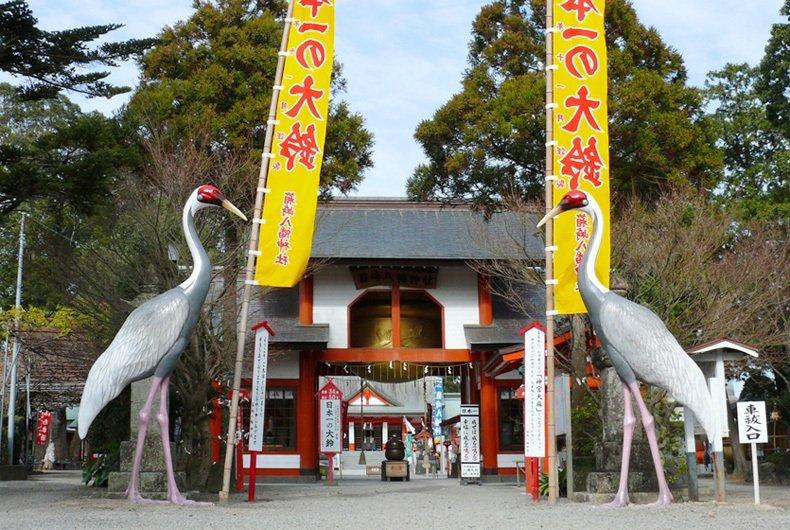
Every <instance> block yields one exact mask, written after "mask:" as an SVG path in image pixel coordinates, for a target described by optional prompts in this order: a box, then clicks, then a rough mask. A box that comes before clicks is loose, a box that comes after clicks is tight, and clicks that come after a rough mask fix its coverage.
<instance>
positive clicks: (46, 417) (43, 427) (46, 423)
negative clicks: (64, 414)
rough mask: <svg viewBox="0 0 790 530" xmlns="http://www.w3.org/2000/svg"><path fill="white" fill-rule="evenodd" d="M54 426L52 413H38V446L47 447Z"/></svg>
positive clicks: (46, 411)
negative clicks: (50, 431)
mask: <svg viewBox="0 0 790 530" xmlns="http://www.w3.org/2000/svg"><path fill="white" fill-rule="evenodd" d="M51 425H52V413H51V412H50V411H48V410H42V411H41V412H39V413H38V426H37V427H36V445H47V441H48V440H49V429H50V427H51Z"/></svg>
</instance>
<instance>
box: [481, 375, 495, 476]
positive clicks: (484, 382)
mask: <svg viewBox="0 0 790 530" xmlns="http://www.w3.org/2000/svg"><path fill="white" fill-rule="evenodd" d="M496 398H497V396H496V387H495V386H494V378H493V377H488V376H487V375H485V374H483V375H482V376H481V384H480V430H481V431H482V432H481V433H480V441H481V444H482V447H481V452H482V454H483V475H496V474H497V458H496V455H497V451H498V447H497V439H498V436H497V428H498V423H499V421H498V418H497V403H496Z"/></svg>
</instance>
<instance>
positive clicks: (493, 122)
mask: <svg viewBox="0 0 790 530" xmlns="http://www.w3.org/2000/svg"><path fill="white" fill-rule="evenodd" d="M545 8H546V2H545V0H496V1H494V2H491V3H490V4H488V5H486V6H484V7H483V9H482V10H481V11H480V13H479V14H478V16H477V18H476V19H475V21H474V24H473V27H472V40H471V43H470V49H469V68H468V69H467V71H466V73H465V74H464V78H463V82H462V86H463V88H462V90H461V92H459V93H458V94H456V95H454V96H453V97H451V98H450V100H449V101H448V102H447V103H445V104H444V106H442V107H441V108H440V109H439V110H437V111H436V113H435V114H434V116H433V117H432V118H431V119H428V120H425V121H423V122H422V123H421V124H420V125H419V126H418V127H417V130H416V133H415V137H416V139H417V140H418V141H419V142H420V143H421V144H422V146H423V149H424V150H425V153H426V155H427V157H428V162H427V163H426V164H424V165H420V166H418V167H417V168H416V170H415V172H414V174H413V175H412V177H411V178H410V179H409V182H408V188H407V191H408V195H409V196H410V197H412V198H415V199H438V200H472V201H474V202H475V203H476V204H477V205H478V206H482V207H493V206H496V205H497V204H498V203H499V201H500V200H501V198H502V197H503V196H505V195H509V194H517V195H519V196H521V197H526V198H534V197H537V196H538V195H539V194H540V193H542V190H543V168H544V159H545V155H544V153H545V150H544V143H545V131H544V127H545V114H544V103H545V75H544V64H543V63H544V58H545V38H544V27H545ZM605 25H606V41H607V49H608V55H609V114H610V127H609V133H610V150H611V155H610V166H611V172H610V175H611V179H612V188H613V190H614V192H615V193H617V192H619V193H621V194H625V193H627V194H629V195H632V196H638V197H645V198H651V197H655V196H657V195H658V193H659V192H660V191H661V189H662V187H663V186H664V185H665V184H667V183H692V184H693V185H695V186H698V187H703V186H704V187H709V186H712V185H713V184H714V182H715V175H716V173H717V170H718V169H719V168H720V166H721V157H720V154H719V153H718V152H717V150H716V149H715V147H714V146H713V141H712V139H711V138H710V136H709V133H708V131H707V128H706V126H705V125H706V123H705V118H704V115H703V111H702V98H701V95H700V92H699V91H698V90H696V89H693V88H690V87H688V86H686V71H685V68H684V66H683V61H682V58H681V57H680V55H679V54H678V53H677V52H676V51H675V50H674V49H672V48H671V47H669V46H667V45H666V44H665V43H664V42H663V41H662V40H661V37H660V36H659V34H658V32H657V31H656V30H655V29H653V28H647V27H645V26H644V25H642V24H641V23H640V22H639V21H638V20H637V17H636V13H635V12H634V9H633V7H632V6H631V4H630V2H629V1H627V0H609V1H607V2H606V22H605Z"/></svg>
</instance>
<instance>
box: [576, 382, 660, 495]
mask: <svg viewBox="0 0 790 530" xmlns="http://www.w3.org/2000/svg"><path fill="white" fill-rule="evenodd" d="M601 383H602V384H601V415H602V423H603V439H602V442H601V444H600V445H598V446H597V447H596V451H595V467H596V471H593V472H591V473H590V474H589V475H587V492H588V493H616V492H617V487H618V485H619V483H620V466H621V463H622V454H623V453H622V450H623V415H624V410H625V409H624V406H625V402H624V399H623V385H622V383H621V382H620V378H619V377H617V373H616V372H615V370H614V368H606V369H604V370H602V371H601ZM632 404H633V410H634V415H635V416H636V425H634V438H633V444H632V445H631V465H630V473H629V475H628V490H629V492H646V491H658V482H657V480H656V473H655V470H654V469H653V461H652V459H651V456H650V447H649V446H648V444H647V439H646V437H645V430H644V427H642V419H641V418H640V414H639V409H638V408H637V406H636V401H635V400H633V398H632Z"/></svg>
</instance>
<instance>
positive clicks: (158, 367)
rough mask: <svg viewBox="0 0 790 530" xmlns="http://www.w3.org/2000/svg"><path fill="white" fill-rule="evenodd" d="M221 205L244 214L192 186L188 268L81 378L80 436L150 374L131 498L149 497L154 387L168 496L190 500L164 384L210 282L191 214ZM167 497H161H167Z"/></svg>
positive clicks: (211, 190) (207, 188) (133, 317)
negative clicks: (147, 452)
mask: <svg viewBox="0 0 790 530" xmlns="http://www.w3.org/2000/svg"><path fill="white" fill-rule="evenodd" d="M212 207H222V208H225V209H226V210H228V211H229V212H231V213H233V214H235V215H237V216H239V217H241V218H242V219H243V220H245V221H246V220H247V218H246V217H245V216H244V214H243V213H241V212H240V211H239V209H238V208H236V207H235V206H234V205H233V204H231V202H230V201H228V200H227V199H225V197H224V195H223V193H222V192H221V191H220V190H219V189H218V188H216V187H215V186H211V185H203V186H200V187H199V188H197V189H196V190H195V191H193V192H192V194H191V195H190V196H189V199H188V200H187V202H186V205H184V213H183V215H182V228H183V230H184V235H185V236H186V240H187V245H188V246H189V251H190V253H191V254H192V261H193V267H192V273H191V274H190V275H189V278H187V279H186V280H185V281H184V282H183V283H181V284H180V285H179V286H177V287H174V288H172V289H170V290H169V291H166V292H164V293H162V294H160V295H158V296H156V297H155V298H152V299H151V300H148V301H147V302H145V303H143V304H142V305H140V306H139V307H137V308H136V309H135V310H134V311H132V313H131V314H130V315H129V317H128V318H127V319H126V322H124V323H123V326H121V329H120V330H119V331H118V334H117V335H116V336H115V338H114V339H113V341H112V343H111V344H110V346H109V347H108V348H107V349H106V350H105V351H104V353H102V354H101V356H99V358H98V359H96V362H95V363H94V364H93V366H92V367H91V370H90V373H89V374H88V380H87V381H86V382H85V389H84V390H83V392H82V399H81V400H80V412H79V419H78V427H79V435H80V438H82V439H84V438H85V436H86V435H87V434H88V428H89V427H90V425H91V423H92V422H93V420H94V419H95V418H96V416H97V415H98V414H99V412H101V410H102V409H103V408H104V406H105V405H107V403H109V402H110V401H111V400H112V399H114V398H115V397H116V396H118V394H120V393H121V391H122V390H123V389H124V388H126V385H128V384H129V383H132V382H134V381H139V380H141V379H146V378H148V377H151V376H152V375H153V376H154V379H153V383H152V384H151V390H150V392H149V393H148V398H147V399H146V402H145V405H144V406H143V408H142V409H141V410H140V420H139V421H140V429H139V432H138V434H137V446H136V448H135V454H134V464H133V466H132V476H131V479H130V481H129V488H128V489H127V490H126V495H127V497H128V498H129V500H131V501H132V502H134V503H140V502H152V501H149V500H148V499H144V498H143V497H142V496H141V495H140V464H141V462H142V458H143V445H144V441H145V436H146V431H147V430H148V421H149V419H150V415H151V407H152V406H153V402H154V398H155V397H156V394H157V392H159V413H158V414H157V415H156V420H157V422H158V423H159V428H160V430H161V435H162V445H163V446H164V456H165V467H166V470H167V501H169V502H171V503H174V504H194V502H193V501H189V500H187V499H186V498H184V496H183V495H182V494H181V492H179V491H178V486H177V485H176V481H175V476H174V473H173V460H172V457H171V454H170V434H169V419H168V387H169V382H170V375H171V374H172V373H173V369H174V368H175V366H176V363H177V362H178V358H179V357H180V356H181V352H183V351H184V348H185V347H186V345H187V344H188V342H189V339H190V337H191V336H192V331H193V330H194V329H195V325H196V324H197V321H198V317H199V316H200V308H201V307H202V305H203V302H204V301H205V300H206V295H207V294H208V290H209V284H210V283H211V262H210V261H209V257H208V255H207V254H206V251H205V250H204V249H203V246H202V245H201V243H200V239H199V237H198V233H197V229H196V228H195V214H196V213H197V212H198V211H200V210H203V209H205V208H212ZM167 501H166V502H167Z"/></svg>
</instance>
